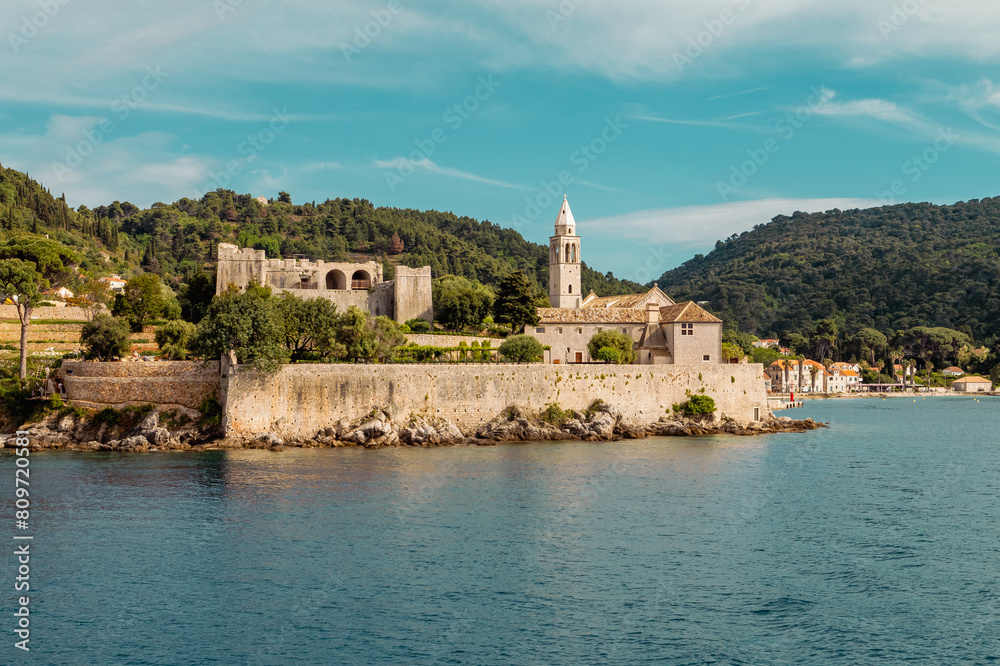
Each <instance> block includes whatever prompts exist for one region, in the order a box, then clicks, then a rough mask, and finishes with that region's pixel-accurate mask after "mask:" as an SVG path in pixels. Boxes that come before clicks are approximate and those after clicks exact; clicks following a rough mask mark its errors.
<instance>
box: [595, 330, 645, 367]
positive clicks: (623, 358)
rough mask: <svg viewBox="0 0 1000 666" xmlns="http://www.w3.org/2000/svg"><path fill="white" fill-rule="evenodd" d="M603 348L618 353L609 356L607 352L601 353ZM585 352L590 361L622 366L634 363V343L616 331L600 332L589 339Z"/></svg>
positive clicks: (629, 337)
mask: <svg viewBox="0 0 1000 666" xmlns="http://www.w3.org/2000/svg"><path fill="white" fill-rule="evenodd" d="M605 348H608V349H614V350H617V352H618V353H617V354H610V353H609V352H602V350H603V349H605ZM587 352H588V353H589V354H590V358H592V359H595V360H598V361H604V362H605V363H620V364H623V365H628V364H629V363H634V362H635V357H636V353H635V343H634V341H633V340H632V338H631V336H629V335H626V334H625V333H619V332H618V331H601V332H600V333H596V334H594V336H593V337H592V338H590V341H589V342H587ZM612 358H616V359H617V360H611V359H612Z"/></svg>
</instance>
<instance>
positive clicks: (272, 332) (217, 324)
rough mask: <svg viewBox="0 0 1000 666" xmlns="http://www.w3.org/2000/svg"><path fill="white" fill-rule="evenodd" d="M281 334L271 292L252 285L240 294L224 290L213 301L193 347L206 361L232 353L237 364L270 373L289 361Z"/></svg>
mask: <svg viewBox="0 0 1000 666" xmlns="http://www.w3.org/2000/svg"><path fill="white" fill-rule="evenodd" d="M283 335H284V331H283V327H282V325H281V321H280V319H279V317H278V314H277V312H276V308H275V306H274V299H273V298H272V297H271V290H270V289H268V288H267V287H261V286H259V285H256V284H255V285H251V286H250V287H248V288H247V290H246V292H245V293H242V294H241V293H239V291H238V290H236V289H230V290H227V291H226V292H224V293H223V294H221V295H219V296H218V297H217V298H216V299H215V300H214V301H212V304H211V305H210V306H209V307H208V312H207V313H206V314H205V318H204V319H202V321H201V323H200V324H198V330H197V332H196V333H195V338H194V342H193V344H192V347H193V349H194V350H195V352H196V353H197V354H198V355H199V356H201V357H202V358H204V359H206V360H209V359H216V358H220V357H222V356H223V355H224V354H228V353H229V352H230V351H232V352H234V353H235V354H236V361H237V363H242V364H248V365H251V366H252V367H254V368H255V369H257V370H261V371H264V372H272V371H274V370H276V369H277V368H278V366H279V365H280V364H281V363H284V362H286V361H287V360H288V352H287V350H286V349H285V346H284V344H283V342H284V340H283Z"/></svg>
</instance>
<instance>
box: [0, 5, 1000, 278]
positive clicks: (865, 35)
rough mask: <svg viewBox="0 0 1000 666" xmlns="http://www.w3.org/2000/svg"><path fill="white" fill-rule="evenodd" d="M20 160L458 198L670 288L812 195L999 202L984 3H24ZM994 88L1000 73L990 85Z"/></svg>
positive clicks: (12, 63)
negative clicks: (727, 243) (724, 245)
mask: <svg viewBox="0 0 1000 666" xmlns="http://www.w3.org/2000/svg"><path fill="white" fill-rule="evenodd" d="M0 25H2V27H3V30H2V31H0V32H2V34H3V36H4V39H3V43H2V44H0V63H3V67H2V68H0V163H3V164H4V165H5V166H10V167H14V168H16V169H20V170H27V171H29V172H30V174H31V175H32V177H34V178H36V179H38V180H40V181H41V182H43V183H44V184H45V185H46V186H47V187H49V189H50V190H51V191H52V192H53V194H55V195H57V196H58V195H59V194H62V193H65V195H66V197H67V200H68V201H69V203H70V205H72V206H79V205H86V206H91V207H93V206H96V205H100V204H107V203H110V202H112V201H115V200H120V201H126V200H128V201H131V202H132V203H134V204H137V205H140V206H149V205H151V204H153V203H154V202H158V201H160V202H165V203H169V202H173V201H176V200H177V199H179V198H181V197H192V198H193V197H200V196H201V195H202V194H204V192H206V191H209V190H214V189H216V188H217V187H226V188H229V189H233V190H235V191H237V192H241V193H245V192H249V193H252V194H253V195H255V196H258V195H264V196H268V197H276V196H277V193H278V192H279V191H287V192H289V193H290V194H291V195H292V198H293V200H294V201H295V202H305V201H312V200H317V201H323V200H325V199H327V198H335V197H348V198H355V197H360V198H365V199H368V200H370V201H372V203H374V204H375V205H377V206H396V207H400V208H414V209H421V210H423V209H436V210H443V211H452V212H454V213H455V214H457V215H466V216H470V217H473V218H476V219H480V220H483V219H488V220H490V221H492V222H494V223H496V224H499V225H501V226H505V227H513V228H515V229H517V230H518V231H519V232H520V233H522V234H523V235H524V236H525V237H526V238H528V239H530V240H532V241H535V242H539V243H543V244H547V242H548V241H547V238H548V236H549V235H551V234H552V225H553V222H554V220H555V217H556V214H557V212H558V209H559V205H560V202H561V201H562V196H561V195H563V194H565V195H567V196H568V197H569V201H570V204H571V206H572V209H573V213H574V215H575V217H576V220H577V222H578V230H579V233H580V234H581V235H582V242H581V245H582V249H581V254H582V257H583V259H584V261H586V262H587V263H588V264H589V265H590V266H591V267H592V268H595V269H597V270H599V271H601V272H606V271H613V272H614V273H615V274H616V275H618V276H620V277H626V278H630V279H634V280H637V281H639V282H647V281H649V280H651V279H655V278H657V277H659V275H660V274H661V273H662V272H663V271H664V270H666V269H669V268H671V267H673V266H676V265H678V264H680V263H683V262H684V261H686V260H687V259H689V258H691V257H692V256H693V255H694V254H696V253H707V252H708V251H710V250H711V249H712V247H714V245H715V243H716V241H717V240H719V239H723V238H727V237H729V236H731V235H732V234H738V233H742V232H743V231H746V230H748V229H751V228H753V227H754V226H755V225H758V224H763V223H766V222H767V221H768V220H770V219H771V218H772V217H773V216H775V215H778V214H788V215H790V214H791V213H793V212H795V211H799V210H801V211H807V212H813V211H825V210H830V209H834V208H840V209H849V208H863V207H869V206H877V205H884V204H891V203H900V202H906V201H914V202H922V201H930V202H934V203H940V204H946V203H954V202H956V201H965V200H968V199H976V198H983V197H988V196H994V195H1000V178H998V175H1000V173H998V168H997V165H998V157H1000V132H998V129H1000V88H998V87H997V86H998V85H1000V70H998V64H1000V40H998V39H996V35H997V34H1000V3H996V2H987V1H986V0H951V1H946V0H906V1H905V2H877V1H873V0H839V1H838V2H835V3H834V2H829V0H823V1H819V0H698V1H694V0H689V1H683V2H682V1H678V0H631V1H630V2H628V3H623V2H610V1H607V0H561V1H557V0H541V1H538V0H532V1H529V0H462V1H461V2H459V1H443V0H442V1H429V2H421V3H417V2H414V1H413V0H375V1H368V0H358V1H353V2H345V1H343V0H290V1H286V2H280V3H278V2H273V1H265V0H171V2H169V3H168V2H162V1H160V2H148V1H144V0H87V1H86V2H85V1H84V0H5V1H4V2H3V3H2V4H0ZM994 79H997V81H998V83H997V84H995V83H994Z"/></svg>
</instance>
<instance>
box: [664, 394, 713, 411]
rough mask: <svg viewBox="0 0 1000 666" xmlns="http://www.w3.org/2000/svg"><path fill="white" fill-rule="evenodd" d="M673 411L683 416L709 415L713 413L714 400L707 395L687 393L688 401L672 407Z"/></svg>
mask: <svg viewBox="0 0 1000 666" xmlns="http://www.w3.org/2000/svg"><path fill="white" fill-rule="evenodd" d="M674 411H675V412H680V413H682V414H684V415H685V416H700V415H702V414H711V413H713V412H714V411H715V400H713V399H712V397H711V396H708V395H691V394H690V393H689V394H688V399H687V400H686V401H685V402H682V403H680V404H677V405H674Z"/></svg>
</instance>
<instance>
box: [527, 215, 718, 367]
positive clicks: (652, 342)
mask: <svg viewBox="0 0 1000 666" xmlns="http://www.w3.org/2000/svg"><path fill="white" fill-rule="evenodd" d="M580 249H581V242H580V236H579V235H578V234H577V233H576V221H575V219H574V218H573V212H572V211H571V210H570V207H569V202H568V201H567V200H566V197H563V202H562V206H561V207H560V208H559V214H558V215H557V216H556V222H555V234H554V235H553V236H551V237H550V239H549V305H550V307H547V308H539V309H538V317H539V322H538V325H537V326H535V327H529V328H528V329H527V330H526V333H528V334H529V335H533V336H534V337H536V338H537V339H538V340H539V342H541V343H542V344H543V345H547V346H549V347H550V349H549V350H548V351H547V352H546V355H545V361H546V363H553V364H565V363H590V362H592V359H591V358H590V353H589V352H588V351H587V343H588V342H589V341H590V339H591V338H592V337H593V336H594V335H595V334H597V333H600V332H602V331H606V330H613V331H619V332H621V333H624V334H626V335H628V336H629V337H631V338H632V340H633V341H634V349H635V351H636V361H635V362H636V363H637V364H640V365H667V364H685V365H691V364H701V363H724V362H725V361H724V359H723V358H722V320H721V319H719V318H718V317H716V316H714V315H713V314H711V313H710V312H708V311H707V310H705V309H704V308H702V307H701V306H699V305H698V304H697V303H694V302H693V301H687V302H684V303H675V302H674V301H673V299H671V298H670V297H669V296H667V294H665V293H663V291H662V290H660V288H659V287H657V286H653V287H652V288H651V289H650V290H649V291H646V292H644V293H639V294H628V295H625V296H606V297H599V296H597V295H596V294H595V293H594V292H593V291H591V292H590V293H588V294H587V295H586V296H582V295H581V290H580V275H581V262H582V259H581V254H580Z"/></svg>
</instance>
